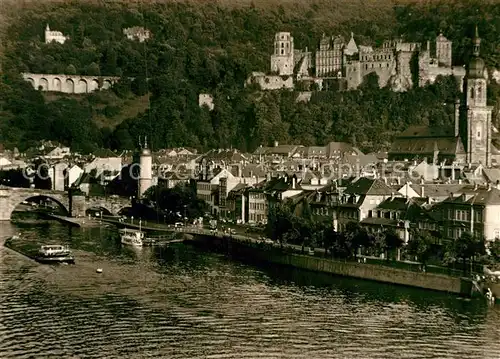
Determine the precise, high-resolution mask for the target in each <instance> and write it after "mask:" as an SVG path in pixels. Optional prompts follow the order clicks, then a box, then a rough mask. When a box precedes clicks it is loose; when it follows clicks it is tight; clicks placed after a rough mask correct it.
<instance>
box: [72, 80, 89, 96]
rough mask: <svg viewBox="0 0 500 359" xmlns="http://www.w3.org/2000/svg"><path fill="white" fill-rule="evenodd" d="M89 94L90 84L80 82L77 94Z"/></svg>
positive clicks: (76, 90) (84, 81)
mask: <svg viewBox="0 0 500 359" xmlns="http://www.w3.org/2000/svg"><path fill="white" fill-rule="evenodd" d="M87 92H88V84H87V81H86V80H85V79H80V80H78V86H77V88H76V89H75V93H87Z"/></svg>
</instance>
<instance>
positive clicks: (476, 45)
mask: <svg viewBox="0 0 500 359" xmlns="http://www.w3.org/2000/svg"><path fill="white" fill-rule="evenodd" d="M480 45H481V38H480V37H479V31H478V29H477V25H476V29H475V31H474V37H473V38H472V54H473V55H474V56H479V50H480Z"/></svg>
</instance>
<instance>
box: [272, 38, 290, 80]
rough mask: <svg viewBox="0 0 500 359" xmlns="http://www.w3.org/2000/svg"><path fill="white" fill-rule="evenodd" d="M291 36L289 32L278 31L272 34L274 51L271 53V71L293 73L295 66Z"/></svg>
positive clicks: (278, 73)
mask: <svg viewBox="0 0 500 359" xmlns="http://www.w3.org/2000/svg"><path fill="white" fill-rule="evenodd" d="M293 55H294V48H293V37H292V35H291V34H290V33H289V32H278V33H276V35H275V36H274V53H273V54H272V55H271V73H273V74H276V75H293V69H294V67H295V63H294V59H293V57H294V56H293Z"/></svg>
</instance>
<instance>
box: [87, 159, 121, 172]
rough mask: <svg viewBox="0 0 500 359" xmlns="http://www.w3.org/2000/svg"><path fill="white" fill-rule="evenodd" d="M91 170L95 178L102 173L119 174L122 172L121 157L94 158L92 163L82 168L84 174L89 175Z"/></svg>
mask: <svg viewBox="0 0 500 359" xmlns="http://www.w3.org/2000/svg"><path fill="white" fill-rule="evenodd" d="M93 169H95V170H96V176H99V175H101V173H103V172H104V171H109V172H120V171H121V170H122V158H121V157H107V158H99V157H97V158H94V160H93V161H92V162H90V163H89V164H87V165H86V166H85V167H84V171H85V172H86V173H90V171H92V170H93Z"/></svg>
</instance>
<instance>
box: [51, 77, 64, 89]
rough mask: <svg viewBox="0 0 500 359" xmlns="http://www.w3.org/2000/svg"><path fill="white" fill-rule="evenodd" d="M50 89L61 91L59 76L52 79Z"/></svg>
mask: <svg viewBox="0 0 500 359" xmlns="http://www.w3.org/2000/svg"><path fill="white" fill-rule="evenodd" d="M52 85H53V86H52V91H56V92H61V90H62V84H61V79H60V78H59V77H56V78H55V79H54V81H52Z"/></svg>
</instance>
